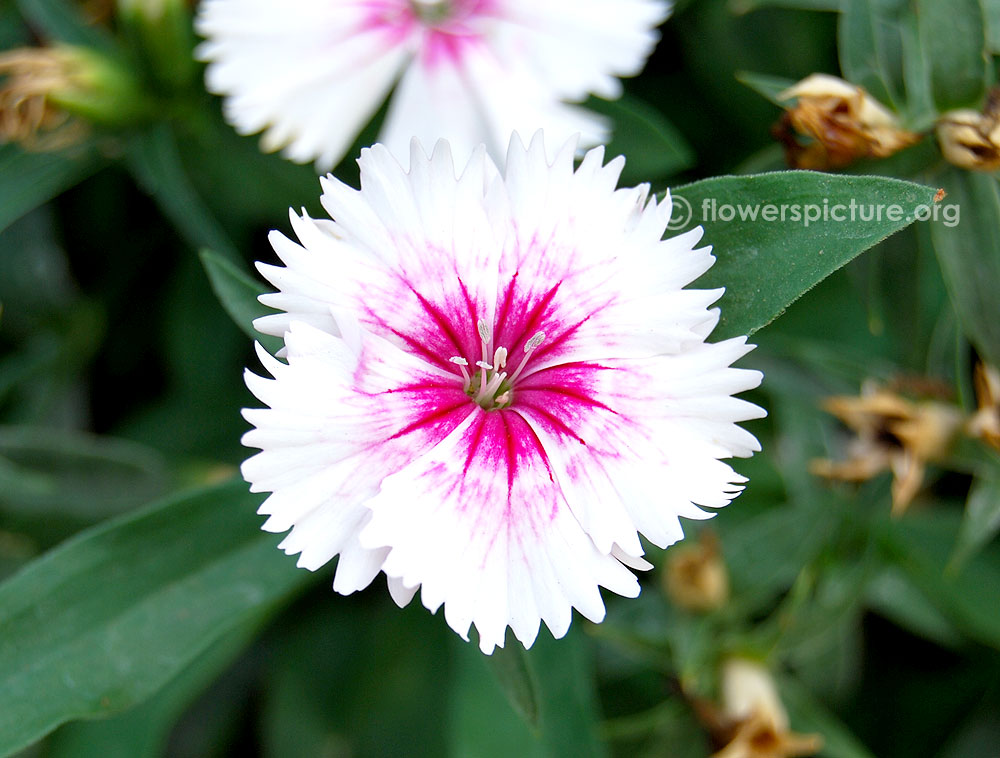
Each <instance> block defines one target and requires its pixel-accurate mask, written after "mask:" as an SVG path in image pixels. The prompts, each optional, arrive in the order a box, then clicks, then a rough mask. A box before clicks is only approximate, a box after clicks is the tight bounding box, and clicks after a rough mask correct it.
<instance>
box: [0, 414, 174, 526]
mask: <svg viewBox="0 0 1000 758" xmlns="http://www.w3.org/2000/svg"><path fill="white" fill-rule="evenodd" d="M167 480H168V477H167V470H166V464H165V462H164V461H163V459H162V458H161V457H160V456H159V455H158V454H157V453H156V452H155V451H153V450H151V449H150V448H147V447H145V446H143V445H140V444H138V443H135V442H130V441H128V440H119V439H113V438H109V437H97V436H93V435H87V434H82V433H73V432H68V431H65V430H62V429H49V428H46V427H36V426H0V509H2V510H3V511H5V512H7V513H8V514H9V513H11V512H16V513H19V514H25V515H33V516H38V517H42V518H47V517H51V516H53V515H57V514H58V515H71V516H74V517H77V518H79V519H81V520H85V521H91V522H92V521H96V520H98V519H101V518H107V517H109V516H116V515H118V514H119V513H121V512H123V511H124V510H126V509H128V508H133V507H135V506H137V505H141V504H142V503H146V502H149V501H150V500H152V499H153V498H154V497H157V496H159V495H161V494H163V493H164V491H165V489H166V485H167Z"/></svg>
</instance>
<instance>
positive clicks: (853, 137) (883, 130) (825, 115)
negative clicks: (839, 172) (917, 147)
mask: <svg viewBox="0 0 1000 758" xmlns="http://www.w3.org/2000/svg"><path fill="white" fill-rule="evenodd" d="M778 99H779V100H782V101H785V100H789V101H790V100H795V101H796V102H795V104H794V105H793V106H791V107H789V108H788V109H787V110H786V111H785V114H784V116H783V117H782V119H781V121H779V122H778V124H776V125H775V127H774V129H773V133H774V136H775V137H776V138H777V139H779V140H780V141H781V142H782V143H784V145H785V157H786V159H787V161H788V163H789V164H790V165H792V166H794V167H796V168H806V169H815V170H820V171H823V170H826V169H831V168H843V167H844V166H847V165H850V164H851V163H853V162H854V161H856V160H858V159H861V158H885V157H887V156H889V155H892V154H893V153H896V152H898V151H900V150H902V149H903V148H905V147H909V146H910V145H913V144H915V143H917V142H919V141H920V139H921V135H919V134H915V133H913V132H909V131H907V130H905V129H903V128H901V127H900V125H899V121H898V120H897V119H896V117H895V116H894V115H893V114H892V113H891V112H890V111H889V110H888V109H887V108H886V107H885V106H884V105H882V104H881V103H879V102H878V101H877V100H875V99H874V98H873V97H872V96H871V95H869V94H868V93H867V92H866V91H865V90H864V89H863V88H862V87H858V86H856V85H854V84H851V83H849V82H845V81H844V80H843V79H839V78H837V77H836V76H830V75H828V74H812V75H810V76H808V77H806V78H805V79H803V80H802V81H801V82H799V83H798V84H796V85H794V86H793V87H789V88H788V89H787V90H785V91H784V92H782V93H781V94H779V95H778ZM796 135H803V136H806V137H808V138H810V141H808V142H806V143H805V144H803V143H802V142H801V141H800V140H799V139H798V138H797V136H796Z"/></svg>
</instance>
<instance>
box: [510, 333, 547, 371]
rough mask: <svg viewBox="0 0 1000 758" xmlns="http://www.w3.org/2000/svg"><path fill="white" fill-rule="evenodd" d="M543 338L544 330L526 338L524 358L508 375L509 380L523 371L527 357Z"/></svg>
mask: <svg viewBox="0 0 1000 758" xmlns="http://www.w3.org/2000/svg"><path fill="white" fill-rule="evenodd" d="M544 340H545V332H536V333H535V336H534V337H532V338H531V339H530V340H528V342H527V343H526V344H525V346H524V358H522V359H521V365H520V366H518V367H517V369H516V370H515V371H514V373H513V374H511V375H510V381H512V382H513V381H514V380H515V379H517V377H519V376H520V375H521V372H522V371H524V367H525V366H526V365H527V364H528V358H530V357H531V353H532V351H534V349H535V348H536V347H538V346H539V345H541V344H542V342H543V341H544Z"/></svg>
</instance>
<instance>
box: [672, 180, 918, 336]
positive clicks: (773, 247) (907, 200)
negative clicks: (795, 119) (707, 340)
mask: <svg viewBox="0 0 1000 758" xmlns="http://www.w3.org/2000/svg"><path fill="white" fill-rule="evenodd" d="M671 195H672V197H673V198H674V203H675V209H674V217H673V218H672V220H671V226H670V227H669V228H672V229H690V228H693V227H695V226H697V225H699V224H704V227H705V237H704V242H705V243H707V244H710V245H712V247H713V252H714V254H715V256H716V259H717V260H716V263H715V265H714V266H712V268H710V269H709V270H708V272H707V273H705V274H704V275H703V276H702V277H701V278H700V279H698V281H697V282H696V283H695V285H694V286H696V287H704V288H713V287H725V289H726V294H725V295H724V296H723V298H722V300H721V302H720V306H721V309H722V317H721V319H720V321H719V325H718V326H717V327H716V329H715V331H714V332H713V337H714V338H716V339H725V338H728V337H735V336H737V335H741V334H753V333H754V332H755V331H757V330H758V329H760V328H761V327H763V326H766V325H767V324H769V323H770V322H771V321H773V320H774V319H776V318H777V317H778V316H780V315H781V313H782V312H783V311H784V310H785V308H787V307H788V306H789V305H790V304H791V303H793V302H795V301H796V300H797V299H798V298H799V297H801V296H802V294H803V293H805V292H807V291H808V290H809V289H811V288H812V287H814V286H815V285H816V284H817V283H818V282H820V281H822V280H823V279H825V278H826V277H827V276H829V275H830V274H832V273H833V272H834V271H836V270H837V269H839V268H840V267H841V266H843V265H844V264H845V263H847V262H848V261H850V260H851V259H852V258H854V257H855V256H857V255H858V254H859V253H861V252H862V251H864V250H867V249H868V248H870V247H872V246H873V245H875V244H877V243H878V242H881V241H882V240H883V239H885V238H886V237H888V236H889V235H890V234H893V233H894V232H897V231H899V230H900V229H902V228H904V227H905V226H907V225H909V224H910V223H912V222H913V220H914V214H915V213H917V212H919V211H920V210H921V209H922V208H925V207H929V206H930V205H931V204H932V202H933V199H934V190H933V189H930V188H929V187H923V186H921V185H919V184H913V183H911V182H904V181H900V180H898V179H889V178H885V177H876V176H838V175H832V174H821V173H816V172H812V171H781V172H775V173H771V174H759V175H756V176H723V177H717V178H714V179H705V180H703V181H700V182H695V183H694V184H688V185H686V186H683V187H678V188H676V190H673V191H672V192H671ZM782 215H784V220H782ZM838 218H839V219H841V220H837V219H838ZM866 219H869V220H866Z"/></svg>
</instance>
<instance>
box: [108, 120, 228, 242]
mask: <svg viewBox="0 0 1000 758" xmlns="http://www.w3.org/2000/svg"><path fill="white" fill-rule="evenodd" d="M128 163H129V167H130V168H131V170H132V173H133V174H134V175H135V177H136V180H137V181H138V182H139V184H140V185H141V186H142V187H143V188H144V189H145V190H146V192H148V193H149V194H150V195H152V196H153V197H154V198H155V199H156V202H157V203H159V205H160V207H161V208H162V209H163V212H164V214H165V215H166V216H167V217H168V218H169V219H170V220H171V221H172V222H173V224H174V226H176V227H177V230H178V231H179V232H180V233H181V235H182V236H183V237H184V238H185V239H187V241H188V244H190V245H191V246H192V247H194V248H196V249H201V248H206V247H207V248H209V249H211V250H215V251H216V252H217V253H220V254H222V255H224V256H225V257H227V258H229V259H230V260H234V261H236V260H240V259H241V258H240V254H239V251H238V250H237V248H236V245H234V244H233V242H232V240H231V239H230V238H229V235H228V234H227V233H226V231H225V230H224V229H223V228H222V226H221V225H220V224H219V222H218V221H217V220H216V219H215V217H214V216H213V215H212V212H211V210H210V209H209V208H208V206H207V205H205V203H204V201H203V200H202V199H201V197H199V196H198V193H197V191H196V190H195V188H194V185H193V184H192V183H191V179H190V177H188V175H187V169H186V168H185V166H184V164H183V162H182V161H181V155H180V152H179V150H178V147H177V139H176V137H175V136H174V134H173V132H172V131H171V130H170V128H169V126H167V124H165V123H164V124H159V125H158V126H156V127H154V128H152V129H150V130H149V131H148V132H145V133H143V134H140V135H138V136H136V137H135V138H134V139H133V140H132V142H131V143H130V146H129V152H128Z"/></svg>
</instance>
